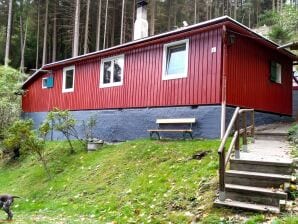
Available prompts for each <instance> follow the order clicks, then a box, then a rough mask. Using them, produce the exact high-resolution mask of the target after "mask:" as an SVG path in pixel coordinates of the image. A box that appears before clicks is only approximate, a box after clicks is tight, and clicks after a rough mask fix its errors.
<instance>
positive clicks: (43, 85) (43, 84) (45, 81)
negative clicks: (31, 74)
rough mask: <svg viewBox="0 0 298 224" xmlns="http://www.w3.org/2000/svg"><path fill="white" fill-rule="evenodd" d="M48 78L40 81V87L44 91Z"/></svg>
mask: <svg viewBox="0 0 298 224" xmlns="http://www.w3.org/2000/svg"><path fill="white" fill-rule="evenodd" d="M47 83H48V78H42V81H41V86H42V88H43V89H46V88H48V84H47Z"/></svg>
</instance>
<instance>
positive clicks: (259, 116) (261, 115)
mask: <svg viewBox="0 0 298 224" xmlns="http://www.w3.org/2000/svg"><path fill="white" fill-rule="evenodd" d="M234 111H235V107H227V120H226V123H227V124H226V125H228V124H229V122H230V120H231V118H232V116H233V113H234ZM248 119H250V118H249V117H248ZM292 121H293V118H292V117H291V116H285V115H279V114H272V113H265V112H259V111H256V112H255V125H256V126H258V125H264V124H272V123H276V122H292ZM248 122H249V120H248Z"/></svg>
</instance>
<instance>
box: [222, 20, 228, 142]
mask: <svg viewBox="0 0 298 224" xmlns="http://www.w3.org/2000/svg"><path fill="white" fill-rule="evenodd" d="M222 29H223V33H222V42H223V54H222V55H223V57H222V58H223V59H222V83H221V98H222V100H221V126H220V127H221V129H220V138H221V139H222V138H223V136H224V135H225V132H226V98H227V95H226V93H227V73H228V44H227V42H228V37H227V27H226V25H223V28H222Z"/></svg>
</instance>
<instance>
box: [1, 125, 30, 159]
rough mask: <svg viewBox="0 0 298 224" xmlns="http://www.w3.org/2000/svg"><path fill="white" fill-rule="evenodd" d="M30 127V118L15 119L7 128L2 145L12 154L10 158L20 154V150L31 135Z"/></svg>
mask: <svg viewBox="0 0 298 224" xmlns="http://www.w3.org/2000/svg"><path fill="white" fill-rule="evenodd" d="M32 129H33V121H32V120H17V121H15V122H14V123H13V124H12V125H11V126H10V127H9V128H8V130H7V133H6V135H5V138H4V140H3V145H4V147H5V149H6V150H7V151H6V152H7V153H10V154H11V153H12V154H13V156H12V158H14V159H16V158H18V157H19V156H20V153H21V152H20V150H21V149H22V146H23V144H24V142H25V141H26V140H27V138H28V137H29V136H30V135H31V130H32Z"/></svg>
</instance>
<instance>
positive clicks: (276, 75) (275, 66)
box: [270, 61, 282, 84]
mask: <svg viewBox="0 0 298 224" xmlns="http://www.w3.org/2000/svg"><path fill="white" fill-rule="evenodd" d="M270 80H271V81H272V82H275V83H279V84H281V82H282V67H281V64H279V63H277V62H275V61H271V64H270Z"/></svg>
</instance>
